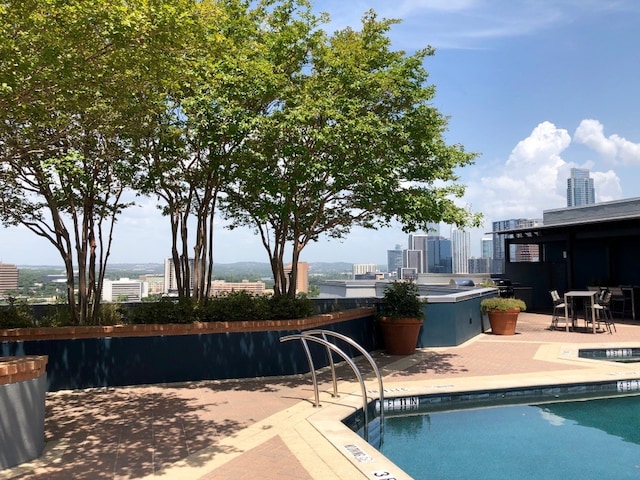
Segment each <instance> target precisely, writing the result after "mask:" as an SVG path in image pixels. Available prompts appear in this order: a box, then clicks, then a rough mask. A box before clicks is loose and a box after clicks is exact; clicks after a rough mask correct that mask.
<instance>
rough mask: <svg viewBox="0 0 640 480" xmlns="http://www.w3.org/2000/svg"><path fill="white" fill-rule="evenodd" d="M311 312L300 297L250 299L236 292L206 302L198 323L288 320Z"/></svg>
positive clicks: (244, 293) (305, 315) (243, 293)
mask: <svg viewBox="0 0 640 480" xmlns="http://www.w3.org/2000/svg"><path fill="white" fill-rule="evenodd" d="M314 313H315V306H314V304H313V302H312V301H311V300H309V299H308V298H307V297H306V296H304V295H299V296H298V297H296V298H291V297H285V296H265V295H262V296H253V295H250V294H249V293H247V292H243V291H238V292H231V293H228V294H226V295H222V296H219V297H215V298H212V299H210V300H209V301H208V302H207V304H206V305H205V307H203V316H202V321H205V322H216V321H218V322H220V321H235V320H288V319H293V318H305V317H308V316H310V315H313V314H314Z"/></svg>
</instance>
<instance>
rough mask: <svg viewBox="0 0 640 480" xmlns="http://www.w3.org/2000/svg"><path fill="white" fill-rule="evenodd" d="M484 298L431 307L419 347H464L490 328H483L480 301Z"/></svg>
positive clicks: (426, 316)
mask: <svg viewBox="0 0 640 480" xmlns="http://www.w3.org/2000/svg"><path fill="white" fill-rule="evenodd" d="M482 298H484V297H477V298H470V299H466V300H464V301H462V302H451V303H427V305H426V307H425V316H424V323H423V325H422V329H421V330H420V337H419V338H418V347H447V346H454V345H460V344H461V343H464V342H466V341H467V340H469V339H471V338H473V337H475V336H476V335H479V334H480V333H482V332H483V331H484V330H485V328H488V322H487V325H486V326H485V325H484V324H483V318H482V314H481V313H480V301H481V300H482Z"/></svg>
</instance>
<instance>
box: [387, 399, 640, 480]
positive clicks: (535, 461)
mask: <svg viewBox="0 0 640 480" xmlns="http://www.w3.org/2000/svg"><path fill="white" fill-rule="evenodd" d="M638 419H640V397H639V396H632V397H628V396H627V397H618V398H608V399H592V400H586V401H572V402H556V403H548V404H542V405H513V406H500V407H489V408H477V409H467V410H457V411H449V412H435V413H429V414H422V415H410V416H407V415H405V416H398V417H390V418H387V419H386V420H385V431H384V442H383V444H382V447H381V451H382V453H383V454H384V455H385V456H386V457H387V458H389V459H390V460H391V461H392V462H394V463H395V464H396V465H398V466H399V467H400V468H402V469H403V470H405V471H406V472H407V473H408V474H409V475H411V476H413V477H414V478H416V479H422V478H425V479H426V478H428V479H469V478H473V479H497V478H505V479H507V478H508V479H511V478H517V479H540V478H544V479H549V480H554V479H558V480H560V479H562V480H569V479H583V478H615V479H638V478H640V428H638Z"/></svg>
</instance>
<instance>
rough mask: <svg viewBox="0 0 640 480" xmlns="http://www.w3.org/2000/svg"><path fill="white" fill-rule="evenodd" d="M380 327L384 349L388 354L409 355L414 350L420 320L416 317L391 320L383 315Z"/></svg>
mask: <svg viewBox="0 0 640 480" xmlns="http://www.w3.org/2000/svg"><path fill="white" fill-rule="evenodd" d="M380 327H381V329H382V339H383V340H384V346H385V350H386V351H387V353H388V354H389V355H411V354H412V353H414V352H415V351H416V345H417V343H418V335H420V328H421V327H422V320H420V319H417V318H401V319H398V320H391V319H389V318H388V317H383V318H382V319H381V320H380Z"/></svg>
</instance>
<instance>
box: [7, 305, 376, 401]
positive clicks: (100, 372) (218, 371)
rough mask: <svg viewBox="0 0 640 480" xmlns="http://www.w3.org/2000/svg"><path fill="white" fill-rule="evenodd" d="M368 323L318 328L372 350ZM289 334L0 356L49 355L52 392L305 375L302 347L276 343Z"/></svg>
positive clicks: (180, 338)
mask: <svg viewBox="0 0 640 480" xmlns="http://www.w3.org/2000/svg"><path fill="white" fill-rule="evenodd" d="M373 320H374V319H373V317H372V316H369V317H366V318H359V319H354V320H349V321H344V322H339V323H334V324H331V325H327V326H324V327H323V329H326V330H333V331H336V332H339V333H342V334H344V335H347V336H349V337H351V338H352V339H353V340H355V341H356V342H358V343H359V344H360V345H362V346H363V347H364V348H365V349H367V350H374V349H375V348H376V347H377V345H376V336H375V332H374V321H373ZM293 333H300V331H267V332H243V333H221V334H200V335H175V336H152V337H114V338H90V339H76V340H34V341H22V342H2V343H0V356H12V355H16V356H17V355H48V356H49V362H48V364H47V379H48V390H49V391H56V390H67V389H81V388H92V387H105V386H122V385H142V384H153V383H173V382H184V381H193V380H219V379H227V378H252V377H262V376H276V375H291V374H297V373H307V372H309V365H308V361H307V358H306V356H305V354H304V350H303V348H302V345H301V342H300V341H290V342H284V343H280V337H282V336H285V335H290V334H293ZM338 346H339V347H340V348H343V349H344V350H345V351H346V352H347V353H349V354H350V355H351V356H356V355H357V352H355V351H351V349H348V348H347V346H346V345H344V344H343V345H341V344H340V343H338ZM310 347H311V348H312V352H313V355H314V364H315V366H316V368H318V367H322V366H325V365H327V363H328V362H327V359H326V354H325V353H324V352H325V350H324V348H321V347H320V346H318V345H315V344H310Z"/></svg>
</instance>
